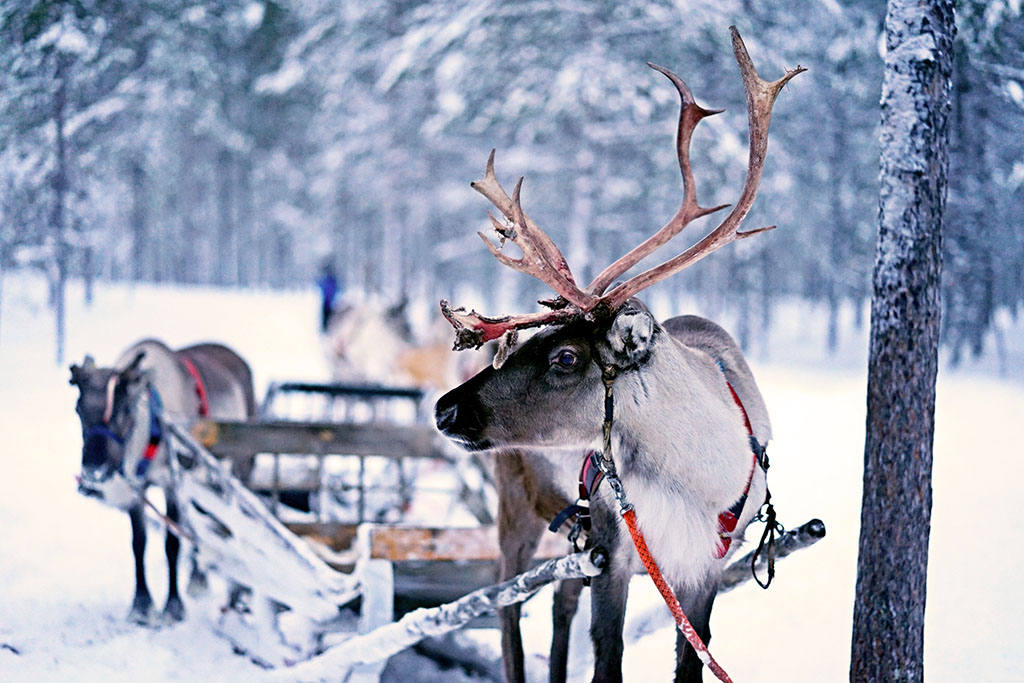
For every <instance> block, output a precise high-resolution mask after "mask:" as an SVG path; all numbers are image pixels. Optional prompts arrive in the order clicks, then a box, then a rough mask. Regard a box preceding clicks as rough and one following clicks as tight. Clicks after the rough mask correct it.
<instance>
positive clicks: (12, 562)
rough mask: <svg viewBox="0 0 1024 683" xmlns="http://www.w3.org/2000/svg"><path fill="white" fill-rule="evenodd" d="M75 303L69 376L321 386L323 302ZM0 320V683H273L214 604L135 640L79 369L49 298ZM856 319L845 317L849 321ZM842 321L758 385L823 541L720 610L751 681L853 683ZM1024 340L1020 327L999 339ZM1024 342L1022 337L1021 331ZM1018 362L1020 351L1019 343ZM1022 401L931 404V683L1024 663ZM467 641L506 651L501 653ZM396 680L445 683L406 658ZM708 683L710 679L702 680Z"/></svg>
mask: <svg viewBox="0 0 1024 683" xmlns="http://www.w3.org/2000/svg"><path fill="white" fill-rule="evenodd" d="M81 301H82V292H81V289H80V288H79V287H77V286H74V287H72V290H71V292H70V296H69V302H70V309H71V310H70V320H69V333H70V336H69V339H68V349H69V358H68V359H67V361H68V362H71V361H81V359H82V357H83V356H84V354H85V353H86V352H89V353H92V354H93V355H94V356H95V357H96V359H97V361H99V362H100V363H104V362H110V361H111V360H112V359H113V358H115V357H116V355H117V354H118V352H119V351H120V350H121V349H122V348H123V347H125V346H127V345H128V344H130V343H131V342H132V341H134V340H135V339H137V338H139V337H142V336H147V335H153V336H158V337H161V338H164V339H166V340H167V341H168V342H169V343H170V344H172V345H183V344H187V343H190V342H195V341H200V340H204V339H215V340H221V341H224V342H226V343H228V344H230V345H232V346H234V347H235V348H237V349H238V350H239V352H240V353H241V354H242V355H243V356H245V357H246V358H248V359H249V361H250V362H251V364H252V366H253V369H254V371H255V374H256V380H257V384H258V391H260V392H261V393H262V390H263V388H264V387H265V385H266V383H267V382H268V381H269V380H271V379H278V378H294V379H300V378H311V379H315V378H322V377H325V376H326V374H327V371H326V367H325V365H324V361H323V356H322V354H321V350H320V348H319V342H318V340H317V337H316V333H315V329H316V322H317V321H316V315H317V300H316V294H315V292H313V291H306V290H303V291H293V292H284V293H280V292H270V291H259V290H256V291H238V290H235V291H228V290H215V289H207V288H187V287H177V288H162V287H156V286H135V287H129V286H122V285H98V286H97V288H96V302H95V304H94V305H93V306H92V308H89V309H86V308H83V307H82V306H81ZM2 303H3V311H2V316H0V325H2V327H0V415H2V416H3V417H2V422H0V424H2V425H3V429H2V430H0V461H2V462H3V464H4V465H5V474H4V476H3V477H0V531H2V542H0V582H2V585H3V590H2V591H0V615H3V618H2V619H0V680H17V681H50V680H71V679H73V680H81V681H98V680H103V681H122V680H124V681H128V680H139V679H143V680H185V679H189V680H194V679H197V678H200V677H203V678H208V679H213V680H259V679H261V678H262V677H263V674H262V670H261V669H259V668H257V667H256V666H255V665H253V664H251V663H250V662H249V661H248V660H247V659H245V658H244V657H239V656H235V655H233V654H232V651H231V647H230V645H229V644H228V643H227V642H226V641H225V640H223V639H222V638H220V637H218V636H216V635H215V634H214V633H213V630H212V625H213V623H214V621H215V619H216V614H217V607H218V605H219V603H218V601H217V597H216V593H217V591H215V592H214V593H215V594H214V596H212V597H210V598H205V599H200V600H195V599H190V598H188V597H186V606H187V609H188V610H189V614H188V619H187V620H186V621H185V622H184V623H182V624H178V625H175V626H171V627H164V628H160V629H147V628H140V627H137V626H134V625H130V624H128V623H127V622H126V621H125V619H124V617H125V615H126V614H127V611H128V607H129V602H130V599H131V594H132V588H133V583H132V563H131V554H130V547H129V545H130V544H129V538H130V535H129V527H128V520H127V518H126V516H125V515H123V514H122V513H119V512H116V511H114V510H111V509H109V508H107V507H104V506H102V505H101V504H99V503H97V502H95V501H93V500H90V499H86V498H83V497H81V496H79V495H78V494H77V493H76V491H75V483H74V475H75V473H76V472H77V470H78V462H79V457H80V455H79V454H80V439H81V436H80V433H79V428H78V425H77V420H76V418H75V415H74V411H73V404H74V400H75V394H74V391H73V389H72V388H71V387H70V386H68V384H67V378H68V372H67V368H66V366H61V367H55V365H54V363H53V340H52V336H53V322H52V316H51V314H50V313H49V311H48V310H47V308H46V300H45V285H44V282H43V281H42V280H41V279H40V278H38V277H35V276H28V275H24V274H21V273H18V274H15V275H13V276H8V277H7V279H6V280H5V286H4V300H3V302H2ZM846 313H847V314H848V313H849V312H848V311H847V312H846ZM849 317H850V316H848V315H845V316H844V319H843V320H844V332H845V334H844V336H843V337H842V341H843V346H842V347H841V349H840V352H839V354H838V355H837V356H836V357H829V356H828V355H827V354H826V353H825V352H824V351H823V350H822V348H823V343H822V340H823V338H824V328H825V321H824V316H823V315H822V314H821V312H820V310H816V309H814V308H812V307H809V306H805V305H799V304H788V305H787V306H786V307H785V309H784V310H782V311H780V313H779V314H778V316H777V321H778V322H777V324H776V329H775V330H774V331H773V332H772V334H771V337H770V339H771V344H770V345H769V346H767V347H758V348H756V349H755V350H754V353H753V354H752V365H753V369H754V372H755V374H756V376H757V377H758V380H759V384H760V386H761V389H762V391H763V392H764V394H765V398H766V400H767V403H768V406H769V409H770V411H771V414H772V419H773V428H774V429H773V431H774V433H775V438H774V440H773V442H772V444H771V446H770V449H769V452H770V454H771V458H772V468H771V471H770V473H769V481H770V484H771V487H772V494H773V498H774V500H775V502H776V505H777V508H778V511H779V515H780V518H781V520H782V521H783V522H784V523H786V524H787V525H789V526H796V525H799V524H802V523H803V522H805V521H807V520H808V519H810V518H812V517H820V518H821V519H823V520H824V521H825V523H826V525H827V527H828V535H827V536H826V538H824V539H823V540H822V541H820V542H819V543H818V544H817V545H815V546H814V547H813V548H810V549H808V550H805V551H802V552H800V553H798V554H797V555H795V556H793V557H789V558H786V559H785V560H783V561H782V562H780V564H779V566H778V575H777V577H776V579H775V582H774V584H773V585H772V587H771V589H770V590H769V591H762V590H760V589H759V588H757V587H756V586H754V585H748V586H745V587H741V588H739V589H737V590H735V591H733V592H731V593H729V594H727V595H723V596H722V597H721V598H720V599H719V601H718V602H717V604H716V607H715V612H714V616H713V619H712V627H713V631H714V634H715V637H714V639H713V640H712V642H711V644H710V649H711V652H712V653H713V654H714V656H715V658H716V660H717V661H718V662H720V663H721V664H722V666H723V667H724V668H725V669H726V671H728V672H729V673H730V675H731V676H732V677H733V678H734V679H735V680H741V681H744V680H745V681H754V680H756V681H821V680H840V679H845V678H846V677H847V676H848V673H847V668H848V660H849V648H850V626H851V622H852V612H853V607H852V605H853V595H854V579H855V571H856V554H857V535H858V519H859V504H860V487H861V461H862V457H863V453H862V449H863V429H864V417H865V416H864V410H865V407H864V406H865V378H864V374H865V373H864V371H863V367H864V363H865V358H866V352H865V350H864V347H865V345H866V331H864V330H862V331H860V332H856V331H855V330H854V329H853V327H852V324H850V323H849ZM1004 322H1005V324H1006V325H1007V328H1008V329H1007V334H1006V336H1007V338H1008V339H1009V340H1019V339H1022V338H1024V336H1022V335H1021V334H1020V332H1021V329H1020V327H1021V323H1020V322H1019V321H1018V322H1017V323H1015V324H1014V323H1012V322H1010V321H1004ZM1014 325H1016V327H1014ZM1016 343H1017V344H1018V345H1019V344H1020V342H1019V341H1018V342H1016ZM1010 357H1011V359H1014V360H1015V362H1014V360H1011V366H1012V367H1013V372H1015V373H1016V374H1017V379H1016V380H1003V379H998V378H996V377H994V376H992V375H989V374H986V373H984V372H982V371H980V370H977V369H976V370H973V371H968V370H958V371H950V370H949V369H947V368H945V367H943V368H942V370H941V371H940V375H939V386H938V396H937V409H936V410H937V418H936V425H937V427H936V440H935V469H934V490H935V493H934V510H933V518H932V536H931V554H930V564H929V569H930V572H929V585H928V598H929V600H928V614H927V619H926V632H925V638H926V645H925V648H926V650H925V668H926V670H927V671H928V678H929V680H931V681H960V680H985V681H1010V680H1017V679H1018V674H1017V672H1018V670H1019V668H1020V666H1021V664H1022V660H1024V656H1022V654H1021V650H1020V648H1019V646H1018V644H1017V642H1016V641H1017V638H1018V637H1019V634H1020V633H1021V632H1024V610H1022V609H1021V608H1022V606H1024V600H1022V598H1024V589H1022V588H1021V584H1020V582H1019V581H1018V574H1019V571H1020V568H1021V563H1022V558H1024V523H1022V522H1021V515H1020V513H1019V511H1018V509H1017V501H1018V500H1019V493H1018V490H1019V482H1020V481H1021V480H1022V479H1024V460H1022V459H1021V458H1020V456H1019V437H1018V435H1017V429H1018V425H1019V421H1020V416H1021V415H1022V414H1024V384H1022V383H1021V378H1020V372H1021V362H1020V359H1021V357H1022V356H1021V349H1020V348H1019V347H1018V348H1014V349H1011V353H1010ZM162 555H163V553H162V543H161V535H160V534H159V532H158V531H157V530H156V529H151V533H150V546H149V548H148V552H147V566H148V576H149V583H150V589H151V591H152V592H153V594H154V599H155V600H156V601H157V603H158V604H162V599H163V596H164V590H165V578H164V577H165V567H164V561H163V558H162ZM588 604H589V602H588V598H587V597H586V593H585V594H584V597H583V599H582V600H581V607H580V614H579V616H578V617H577V619H576V621H575V622H574V633H573V640H572V653H573V655H572V671H571V673H572V679H573V680H587V679H588V678H589V673H590V672H589V668H588V667H589V666H590V664H589V661H590V660H589V657H590V654H589V643H588V642H587V637H586V627H587V624H586V621H587V618H586V615H587V614H588ZM524 615H525V616H524V641H525V647H526V650H527V652H528V663H529V668H530V671H531V677H532V678H536V680H542V679H544V678H546V673H545V666H546V653H547V649H548V638H549V637H550V629H551V625H550V590H549V589H545V590H544V591H542V592H541V594H540V595H538V597H537V598H535V599H533V600H532V601H530V602H528V603H527V604H526V605H525V607H524ZM626 632H627V644H626V652H625V660H624V667H625V671H626V675H627V680H628V679H634V680H636V679H638V678H640V677H641V676H646V677H649V678H650V679H651V680H666V679H668V678H669V671H670V669H671V667H672V662H673V660H674V656H673V649H674V637H675V636H674V629H673V626H672V623H671V620H670V617H669V615H668V613H667V610H665V608H664V606H663V605H662V603H661V599H660V597H659V596H658V595H657V593H656V591H655V590H654V588H653V587H652V586H651V585H650V581H649V579H647V578H646V577H643V576H640V577H636V578H635V579H634V581H633V585H632V586H631V590H630V601H629V613H628V616H627V627H626ZM465 638H467V639H469V640H473V641H475V642H477V643H478V644H479V645H480V646H481V647H483V648H484V649H485V650H488V649H489V650H491V651H496V650H497V648H498V637H497V633H496V631H487V630H480V631H472V632H467V635H466V636H465ZM392 670H393V672H395V673H393V674H392V675H393V676H394V677H395V679H396V680H397V679H398V678H404V679H405V680H410V679H412V678H413V673H415V674H416V677H417V678H419V677H422V678H423V679H427V678H431V679H432V680H433V679H437V680H441V679H443V678H444V676H443V674H439V672H438V670H437V668H436V667H434V666H433V665H429V664H428V665H425V664H424V661H423V660H422V658H419V657H414V656H410V655H403V656H402V657H401V658H399V659H398V660H397V662H396V665H395V667H394V668H393V669H392ZM705 679H706V680H711V679H710V675H708V676H706V677H705Z"/></svg>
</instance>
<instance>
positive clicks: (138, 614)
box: [128, 503, 153, 625]
mask: <svg viewBox="0 0 1024 683" xmlns="http://www.w3.org/2000/svg"><path fill="white" fill-rule="evenodd" d="M128 517H129V518H130V519H131V522H132V554H133V555H134V557H135V598H134V599H133V600H132V609H131V611H130V612H129V613H128V620H129V621H132V622H135V623H136V624H142V625H147V624H149V623H150V620H151V616H152V615H151V612H152V609H153V598H152V596H150V594H149V587H148V586H147V585H146V566H145V564H144V563H143V561H142V560H143V554H144V553H145V551H146V515H145V511H144V510H143V508H142V503H137V504H135V505H134V506H132V508H131V509H130V510H129V511H128Z"/></svg>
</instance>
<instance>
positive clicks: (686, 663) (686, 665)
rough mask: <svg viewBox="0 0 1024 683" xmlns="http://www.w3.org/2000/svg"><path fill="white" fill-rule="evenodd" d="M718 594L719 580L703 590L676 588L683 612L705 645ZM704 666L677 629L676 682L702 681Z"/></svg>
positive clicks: (709, 635)
mask: <svg viewBox="0 0 1024 683" xmlns="http://www.w3.org/2000/svg"><path fill="white" fill-rule="evenodd" d="M717 594H718V585H717V581H716V582H715V584H713V585H712V586H710V587H708V586H704V587H703V590H696V591H692V592H690V593H686V592H684V591H681V590H676V597H677V598H678V599H679V604H680V605H681V606H682V608H683V612H685V613H686V617H687V619H689V620H690V624H691V625H692V626H693V630H694V631H696V632H697V635H699V636H700V639H701V640H703V641H704V644H705V645H708V644H709V643H710V641H711V607H712V605H714V602H715V596H716V595H717ZM703 666H704V665H703V664H702V663H701V661H700V659H698V658H697V653H696V651H694V649H693V647H692V646H691V645H690V644H689V643H688V642H686V638H684V637H683V634H682V633H679V632H678V631H676V677H675V681H676V683H700V681H702V680H703V673H702V669H703Z"/></svg>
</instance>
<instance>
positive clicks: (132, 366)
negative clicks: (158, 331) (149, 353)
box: [118, 351, 146, 383]
mask: <svg viewBox="0 0 1024 683" xmlns="http://www.w3.org/2000/svg"><path fill="white" fill-rule="evenodd" d="M145 356H146V352H145V351H139V352H138V353H137V354H135V358H133V359H132V362H131V363H129V364H128V367H126V368H125V369H124V370H122V371H121V372H119V373H118V375H119V376H120V378H121V381H122V382H129V383H130V382H134V381H136V380H138V379H139V378H140V377H141V376H142V373H141V372H140V371H139V364H140V363H142V359H143V358H144V357H145Z"/></svg>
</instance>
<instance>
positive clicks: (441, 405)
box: [436, 299, 665, 450]
mask: <svg viewBox="0 0 1024 683" xmlns="http://www.w3.org/2000/svg"><path fill="white" fill-rule="evenodd" d="M664 338H665V332H664V330H662V329H661V326H660V325H658V324H657V322H655V320H654V317H653V316H652V315H651V313H650V312H649V311H648V310H647V308H646V307H644V305H643V304H641V303H640V302H639V301H637V300H635V299H633V300H630V301H629V302H628V303H627V304H626V305H624V306H622V307H621V308H620V309H619V311H618V312H617V314H616V315H615V316H614V317H611V318H607V319H604V320H599V321H594V322H591V321H587V320H584V319H582V318H581V319H578V320H573V321H570V322H568V323H566V324H564V325H557V326H551V327H548V328H547V329H544V330H542V331H540V332H538V333H537V334H536V335H534V336H533V337H531V338H530V339H529V340H527V341H526V342H525V343H524V344H522V346H520V347H519V348H517V349H516V350H515V351H514V352H513V353H511V354H510V355H509V357H508V359H507V360H506V361H505V362H504V363H503V364H502V365H501V366H500V367H499V368H495V367H490V368H487V369H485V370H483V371H482V372H480V373H479V374H477V375H476V376H475V377H473V378H472V379H470V380H469V381H468V382H466V383H465V384H463V385H461V386H459V387H457V388H455V389H453V390H452V391H450V392H448V393H447V394H445V395H444V396H442V397H441V398H440V399H439V400H438V402H437V408H436V416H437V417H436V419H437V426H438V429H440V430H441V431H442V432H443V433H444V434H445V435H446V436H448V437H449V438H451V439H453V440H454V441H457V442H458V443H460V444H462V445H463V446H465V447H466V448H468V449H470V450H480V449H486V448H490V447H492V446H527V447H528V446H578V447H580V448H584V447H586V446H587V444H588V443H590V442H592V441H594V440H596V439H597V438H598V437H600V435H601V422H602V412H601V411H602V405H603V403H602V397H603V395H604V384H603V381H602V368H613V369H614V371H615V373H616V374H617V375H622V374H627V373H630V372H634V371H637V370H639V369H641V368H642V367H644V366H646V365H647V364H648V363H649V361H650V359H651V356H652V352H653V350H654V348H655V345H656V344H657V343H659V342H660V341H661V340H663V339H664Z"/></svg>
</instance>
